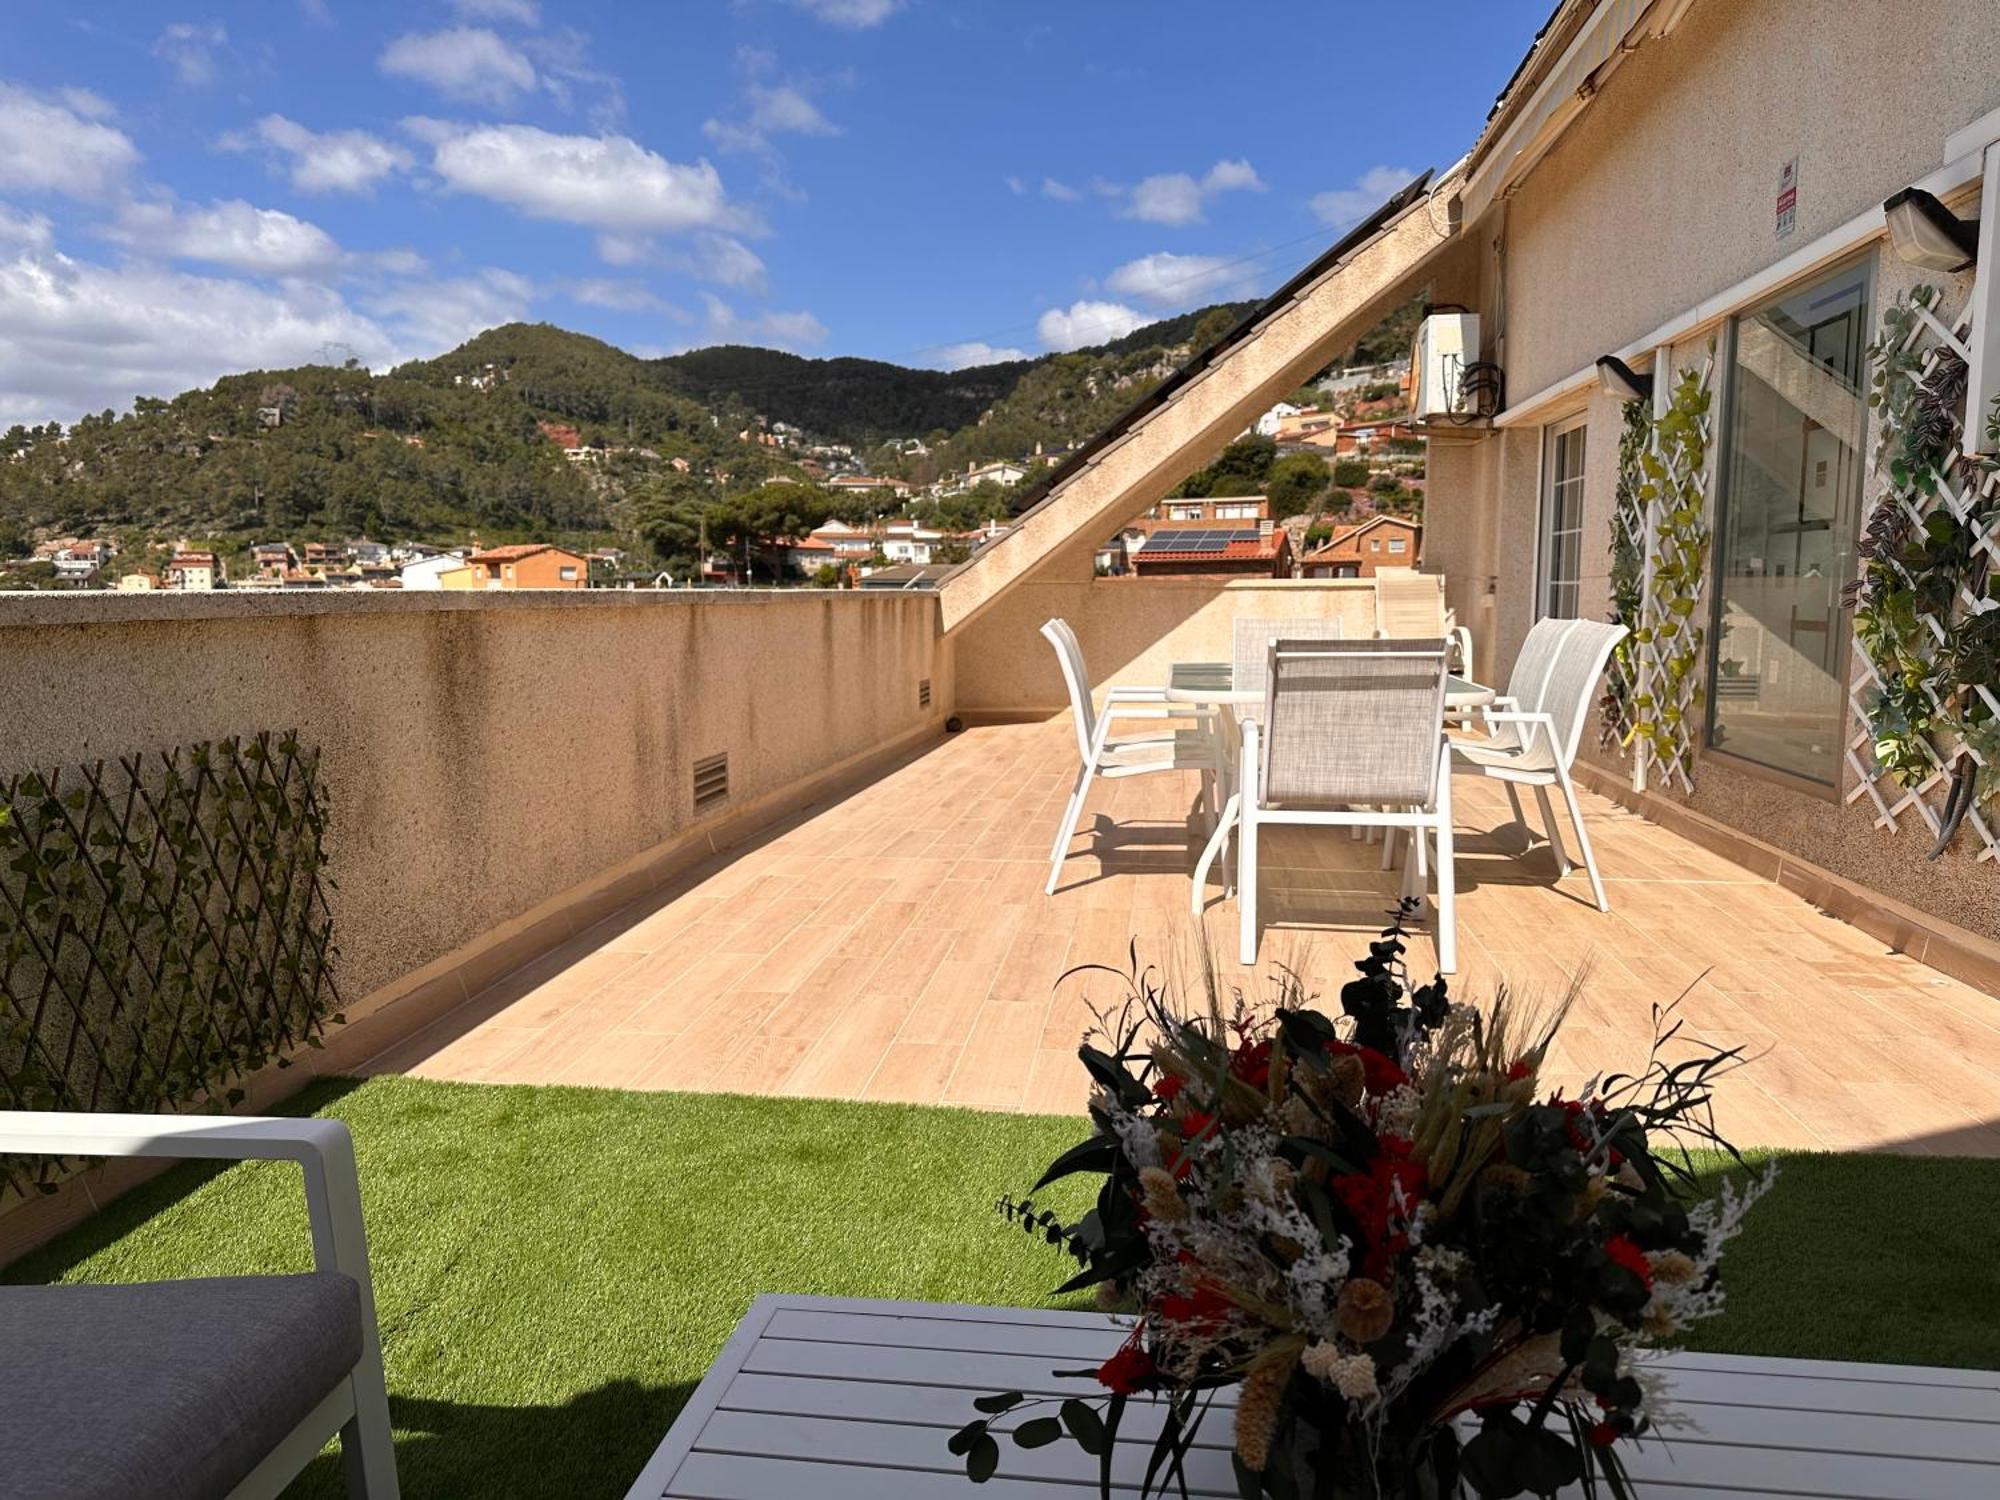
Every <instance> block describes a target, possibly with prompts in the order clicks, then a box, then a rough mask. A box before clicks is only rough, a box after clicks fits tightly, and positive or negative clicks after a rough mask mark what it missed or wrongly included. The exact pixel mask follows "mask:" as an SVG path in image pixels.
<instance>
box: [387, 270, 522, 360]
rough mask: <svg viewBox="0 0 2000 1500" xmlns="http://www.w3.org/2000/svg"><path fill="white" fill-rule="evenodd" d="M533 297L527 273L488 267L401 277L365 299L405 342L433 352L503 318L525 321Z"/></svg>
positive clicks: (457, 342)
mask: <svg viewBox="0 0 2000 1500" xmlns="http://www.w3.org/2000/svg"><path fill="white" fill-rule="evenodd" d="M534 297H535V285H534V283H533V282H531V281H529V280H528V279H527V277H525V276H519V275H516V274H515V273H514V272H512V271H502V270H497V269H493V268H488V269H486V270H483V271H476V272H474V273H473V274H472V275H470V276H455V277H450V278H447V279H442V280H437V281H407V282H403V283H400V284H398V285H395V286H392V287H389V288H388V289H386V290H384V291H381V292H377V293H375V294H374V295H373V296H370V297H367V298H365V299H364V301H365V302H366V305H367V306H368V308H369V309H370V310H371V311H374V312H376V313H380V314H383V315H385V316H387V317H389V318H391V319H393V320H394V321H395V323H396V325H397V327H398V330H399V331H400V333H401V336H402V338H403V339H404V340H405V341H408V342H412V343H414V344H415V345H416V346H417V347H418V348H420V349H424V350H428V351H431V352H437V351H439V350H443V349H449V348H452V347H454V346H455V345H458V344H462V343H464V342H465V341H466V340H467V339H469V338H471V337H473V336H474V335H475V334H480V333H484V332H485V331H486V330H487V329H489V328H493V327H496V326H498V325H499V324H501V323H519V322H521V321H523V320H524V319H525V318H526V317H527V316H528V313H529V310H530V308H531V307H532V305H533V301H534Z"/></svg>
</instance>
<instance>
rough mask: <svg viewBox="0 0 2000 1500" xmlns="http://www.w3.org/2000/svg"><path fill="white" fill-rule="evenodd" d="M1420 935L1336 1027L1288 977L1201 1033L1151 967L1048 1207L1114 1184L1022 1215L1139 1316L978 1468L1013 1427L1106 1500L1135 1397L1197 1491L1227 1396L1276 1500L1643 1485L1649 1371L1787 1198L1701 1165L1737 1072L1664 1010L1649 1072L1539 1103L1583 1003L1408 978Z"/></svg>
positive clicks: (980, 1421) (1368, 971) (982, 1409)
mask: <svg viewBox="0 0 2000 1500" xmlns="http://www.w3.org/2000/svg"><path fill="white" fill-rule="evenodd" d="M1402 920H1403V919H1402V916H1401V915H1400V914H1399V915H1398V917H1397V919H1396V921H1395V923H1394V924H1393V925H1391V926H1390V928H1389V929H1388V930H1387V931H1386V932H1384V934H1383V935H1382V940H1381V941H1379V942H1376V943H1373V944H1371V945H1370V947H1369V952H1368V956H1367V957H1366V958H1365V959H1363V960H1362V961H1361V962H1360V963H1358V964H1357V965H1356V968H1357V969H1358V970H1359V976H1358V977H1357V978H1356V979H1354V980H1353V981H1352V982H1350V983H1349V984H1347V985H1346V986H1345V987H1344V988H1343V990H1342V993H1341V997H1340V1008H1341V1010H1342V1011H1343V1012H1344V1020H1341V1021H1336V1020H1335V1019H1333V1018H1331V1017H1329V1016H1327V1015H1325V1014H1322V1013H1321V1012H1319V1011H1316V1010H1312V1009H1308V1008H1306V1006H1305V1004H1304V1000H1305V998H1306V997H1305V996H1304V995H1303V994H1302V993H1301V992H1300V990H1299V987H1298V985H1297V983H1296V981H1294V980H1290V979H1289V978H1287V979H1285V980H1283V981H1282V988H1283V990H1284V995H1283V998H1282V1003H1281V1004H1280V1005H1279V1006H1278V1007H1277V1008H1276V1009H1275V1011H1274V1012H1269V1013H1258V1012H1255V1011H1253V1010H1251V1009H1250V1008H1249V1007H1247V1006H1245V1005H1244V1004H1243V1002H1242V1000H1241V998H1240V997H1227V998H1225V997H1224V996H1222V995H1221V993H1220V986H1219V985H1218V984H1217V983H1216V981H1215V980H1214V978H1213V976H1212V975H1210V976H1209V977H1208V984H1207V988H1208V991H1209V993H1208V997H1207V1005H1206V1009H1205V1011H1204V1012H1203V1013H1200V1014H1193V1015H1189V1014H1182V1013H1180V1012H1178V1011H1177V1010H1176V1009H1175V1007H1174V1006H1173V1004H1172V1003H1171V1002H1170V1000H1169V998H1168V996H1167V994H1166V993H1165V991H1164V989H1163V987H1162V986H1161V985H1160V983H1159V982H1158V981H1157V979H1156V978H1155V977H1154V976H1153V974H1152V973H1151V971H1143V972H1141V971H1137V965H1136V963H1135V965H1134V969H1135V972H1134V973H1132V974H1130V975H1127V976H1123V977H1124V978H1125V979H1126V980H1127V981H1128V982H1129V984H1130V986H1131V995H1130V998H1129V1000H1128V1001H1127V1002H1126V1003H1125V1004H1124V1005H1123V1006H1122V1007H1120V1008H1119V1009H1118V1010H1117V1011H1115V1012H1113V1013H1111V1014H1107V1015H1106V1016H1104V1017H1102V1018H1101V1024H1100V1029H1099V1030H1098V1031H1097V1032H1094V1033H1093V1036H1092V1037H1091V1038H1090V1039H1089V1040H1087V1041H1086V1044H1085V1045H1084V1046H1083V1048H1082V1049H1081V1057H1082V1060H1083V1063H1084V1066H1085V1067H1086V1068H1087V1069H1089V1071H1090V1073H1091V1076H1092V1078H1093V1080H1094V1082H1095V1083H1096V1086H1097V1087H1096V1091H1095V1094H1094V1098H1093V1101H1092V1105H1091V1118H1092V1122H1093V1124H1094V1125H1095V1130H1094V1132H1093V1133H1092V1135H1091V1136H1090V1138H1089V1139H1088V1140H1086V1141H1084V1142H1082V1143H1081V1144H1080V1145H1078V1146H1076V1147H1074V1148H1072V1149H1071V1150H1070V1151H1068V1152H1065V1153H1064V1154H1063V1155H1062V1156H1061V1157H1060V1158H1058V1159H1057V1160H1056V1162H1055V1163H1054V1164H1053V1165H1051V1166H1050V1168H1049V1169H1048V1171H1047V1172H1046V1173H1045V1174H1044V1175H1043V1177H1042V1179H1041V1181H1040V1182H1039V1183H1037V1184H1036V1187H1035V1190H1034V1191H1035V1192H1038V1193H1039V1192H1040V1191H1041V1190H1042V1189H1043V1188H1044V1187H1046V1186H1047V1185H1048V1184H1049V1183H1052V1182H1054V1181H1057V1180H1058V1179H1060V1178H1063V1177H1067V1176H1069V1175H1071V1174H1074V1173H1079V1172H1094V1173H1102V1174H1103V1176H1104V1179H1105V1180H1104V1183H1103V1186H1102V1188H1101V1190H1100V1191H1099V1193H1098V1195H1097V1199H1096V1206H1095V1207H1094V1208H1092V1209H1091V1210H1090V1211H1088V1212H1087V1213H1084V1214H1083V1215H1082V1216H1081V1217H1079V1218H1077V1219H1076V1220H1075V1221H1074V1222H1064V1221H1063V1220H1062V1219H1060V1218H1059V1217H1058V1216H1057V1215H1055V1214H1054V1213H1052V1212H1050V1211H1048V1210H1047V1209H1044V1208H1040V1207H1038V1206H1037V1205H1036V1204H1035V1203H1034V1202H1033V1200H1032V1199H1030V1200H1028V1201H1025V1202H1014V1201H1012V1200H1006V1201H1004V1202H1003V1204H1002V1208H1003V1210H1004V1212H1005V1213H1006V1214H1007V1216H1008V1218H1009V1219H1010V1220H1011V1221H1013V1222H1014V1223H1016V1224H1018V1225H1019V1226H1021V1227H1022V1228H1024V1229H1025V1230H1026V1231H1027V1232H1028V1233H1030V1234H1034V1235H1037V1236H1039V1237H1042V1238H1045V1239H1047V1240H1048V1241H1049V1242H1050V1243H1052V1244H1058V1245H1060V1246H1062V1247H1063V1248H1064V1249H1065V1250H1066V1251H1067V1252H1068V1253H1069V1254H1070V1255H1071V1256H1072V1257H1073V1258H1074V1259H1075V1261H1076V1262H1077V1263H1078V1264H1079V1266H1080V1270H1079V1271H1078V1273H1077V1274H1076V1275H1075V1276H1074V1277H1072V1278H1071V1279H1070V1280H1069V1281H1068V1282H1066V1283H1065V1284H1064V1286H1063V1287H1062V1288H1061V1289H1060V1290H1062V1291H1074V1290H1077V1289H1081V1288H1085V1287H1095V1288H1097V1292H1098V1296H1099V1300H1100V1303H1101V1304H1102V1305H1104V1306H1106V1307H1108V1308H1112V1309H1130V1310H1134V1311H1136V1317H1135V1318H1134V1321H1133V1323H1132V1326H1131V1333H1130V1337H1129V1338H1128V1339H1127V1340H1126V1342H1125V1344H1124V1346H1123V1347H1122V1348H1121V1349H1120V1350H1119V1351H1118V1352H1117V1353H1116V1354H1115V1355H1114V1356H1113V1357H1112V1358H1111V1359H1109V1360H1107V1361H1106V1362H1105V1363H1104V1364H1103V1365H1102V1367H1101V1368H1098V1369H1096V1370H1095V1371H1059V1372H1054V1373H1056V1374H1059V1375H1064V1376H1077V1375H1093V1374H1094V1375H1095V1377H1096V1379H1097V1381H1098V1382H1099V1383H1100V1384H1101V1386H1102V1388H1103V1392H1104V1394H1103V1395H1102V1396H1101V1397H1097V1398H1093V1399H1089V1400H1086V1399H1081V1398H1075V1397H1071V1398H1068V1399H1064V1398H1062V1397H1053V1398H1048V1399H1047V1400H1043V1399H1038V1398H1033V1397H1030V1396H1028V1395H1024V1394H1023V1393H1022V1392H1019V1391H1006V1392H998V1393H995V1394H993V1395H990V1396H985V1397H982V1398H980V1399H979V1400H978V1401H976V1402H975V1403H974V1405H975V1407H976V1408H977V1410H978V1411H979V1413H980V1415H979V1416H978V1417H977V1418H975V1419H974V1420H973V1421H971V1422H969V1423H967V1424H966V1425H965V1426H964V1427H963V1428H961V1429H960V1430H959V1431H957V1432H956V1433H955V1434H954V1435H953V1437H952V1439H951V1447H952V1451H953V1452H955V1453H957V1454H958V1455H960V1456H961V1457H962V1458H964V1460H965V1462H966V1466H967V1472H968V1474H969V1475H970V1476H971V1477H972V1478H973V1479H974V1480H984V1479H986V1478H988V1477H990V1476H991V1475H992V1474H993V1473H994V1472H995V1471H996V1469H997V1468H998V1466H999V1462H1000V1443H999V1441H998V1436H996V1429H1001V1431H1000V1435H1007V1434H1009V1433H1011V1437H1012V1440H1013V1442H1014V1443H1015V1444H1017V1445H1019V1446H1021V1447H1025V1448H1032V1447H1039V1446H1042V1445H1045V1444H1047V1443H1051V1442H1055V1441H1058V1440H1060V1439H1061V1438H1063V1437H1065V1436H1067V1437H1068V1438H1070V1439H1071V1440H1072V1441H1074V1442H1075V1443H1076V1444H1077V1445H1078V1446H1079V1447H1081V1448H1082V1449H1083V1450H1084V1451H1085V1452H1086V1453H1088V1454H1091V1455H1095V1457H1096V1458H1097V1461H1098V1468H1099V1477H1100V1490H1101V1493H1102V1494H1104V1495H1105V1496H1107V1497H1108V1496H1109V1495H1110V1494H1111V1492H1112V1489H1113V1455H1114V1450H1115V1448H1116V1445H1117V1442H1118V1432H1119V1427H1120V1424H1121V1422H1122V1421H1123V1420H1124V1419H1125V1416H1126V1410H1127V1406H1128V1404H1129V1403H1131V1402H1132V1401H1133V1400H1134V1399H1135V1398H1149V1399H1150V1401H1151V1402H1152V1403H1153V1406H1154V1408H1155V1409H1154V1411H1153V1412H1152V1413H1151V1414H1149V1419H1148V1420H1147V1422H1146V1423H1145V1424H1144V1426H1145V1430H1146V1432H1147V1435H1148V1437H1149V1438H1150V1440H1151V1455H1150V1459H1149V1461H1148V1463H1147V1467H1146V1470H1145V1475H1144V1480H1143V1482H1142V1484H1141V1485H1140V1490H1141V1493H1142V1495H1152V1494H1161V1493H1165V1492H1166V1491H1167V1490H1168V1489H1170V1488H1185V1465H1186V1461H1187V1458H1188V1455H1189V1453H1190V1451H1191V1450H1192V1449H1193V1448H1194V1446H1195V1438H1196V1434H1197V1432H1198V1430H1199V1429H1200V1427H1201V1426H1202V1423H1203V1420H1204V1418H1207V1417H1209V1416H1210V1415H1211V1413H1212V1409H1213V1408H1214V1407H1216V1406H1221V1407H1223V1408H1224V1414H1225V1415H1229V1414H1230V1413H1229V1411H1228V1408H1229V1407H1230V1406H1231V1405H1233V1408H1234V1410H1233V1420H1234V1443H1233V1448H1234V1467H1235V1473H1236V1481H1237V1485H1238V1488H1239V1489H1240V1491H1241V1493H1242V1494H1243V1495H1244V1496H1246V1497H1250V1500H1256V1497H1261V1496H1270V1497H1273V1500H1294V1497H1336V1500H1348V1497H1364V1496H1365V1497H1370V1500H1391V1497H1393V1500H1414V1497H1425V1500H1446V1497H1451V1496H1457V1495H1462V1494H1465V1493H1468V1492H1469V1493H1473V1494H1477V1495H1479V1496H1482V1497H1497V1496H1509V1495H1519V1494H1524V1493H1532V1494H1537V1495H1553V1494H1554V1493H1555V1492H1556V1491H1557V1490H1559V1489H1561V1488H1563V1487H1564V1486H1565V1485H1571V1484H1577V1485H1580V1486H1582V1488H1583V1491H1584V1493H1586V1494H1595V1493H1597V1492H1598V1486H1599V1485H1600V1483H1601V1484H1602V1486H1603V1488H1604V1489H1605V1490H1606V1491H1608V1492H1609V1493H1610V1494H1611V1495H1613V1496H1625V1495H1628V1494H1629V1493H1630V1487H1629V1480H1628V1478H1627V1476H1626V1472H1625V1468H1624V1465H1623V1463H1622V1461H1621V1459H1620V1457H1619V1455H1618V1452H1617V1446H1616V1445H1617V1444H1618V1443H1619V1442H1620V1441H1621V1440H1622V1439H1626V1438H1630V1437H1633V1436H1636V1435H1638V1434H1641V1433H1643V1432H1645V1431H1647V1430H1648V1427H1649V1425H1651V1424H1652V1423H1654V1422H1656V1421H1657V1420H1658V1419H1659V1415H1660V1412H1659V1395H1658V1392H1657V1389H1656V1388H1655V1386H1654V1384H1653V1383H1651V1382H1649V1381H1648V1379H1647V1371H1646V1367H1645V1365H1644V1364H1643V1363H1642V1362H1641V1361H1640V1360H1639V1358H1638V1356H1639V1355H1640V1353H1641V1352H1642V1351H1643V1350H1644V1349H1645V1348H1646V1347H1647V1346H1648V1345H1649V1344H1653V1343H1655V1342H1657V1341H1659V1340H1663V1339H1666V1338H1668V1337H1670V1336H1672V1335H1673V1334H1674V1333H1675V1332H1677V1331H1678V1330H1680V1329H1683V1328H1685V1327H1687V1326H1688V1325H1689V1324H1691V1323H1693V1322H1695V1321H1697V1320H1699V1319H1701V1318H1704V1317H1707V1316H1709V1315H1711V1314H1713V1313H1715V1312H1716V1311H1718V1310H1719V1309H1720V1307H1721V1305H1722V1288H1721V1285H1720V1282H1719V1276H1718V1270H1719V1260H1720V1256H1721V1252H1722V1248H1723V1246H1724V1245H1725V1244H1726V1243H1727V1242H1728V1241H1729V1239H1730V1238H1731V1237H1732V1236H1733V1235H1734V1234H1735V1233H1736V1232H1737V1230H1738V1228H1739V1227H1740V1225H1741V1222H1742V1219H1743V1215H1744V1213H1745V1212H1746V1211H1747V1210H1748V1208H1749V1207H1750V1205H1751V1204H1752V1203H1753V1202H1754V1201H1755V1200H1756V1198H1757V1197H1758V1195H1759V1194H1760V1193H1761V1192H1762V1191H1763V1190H1764V1188H1765V1187H1766V1186H1768V1184H1769V1180H1770V1177H1769V1173H1768V1171H1767V1172H1766V1173H1764V1174H1763V1175H1761V1176H1758V1175H1754V1174H1753V1175H1752V1177H1751V1178H1750V1179H1749V1182H1748V1185H1747V1187H1745V1188H1742V1189H1738V1188H1735V1187H1732V1186H1729V1185H1725V1186H1724V1187H1723V1189H1722V1191H1721V1194H1720V1196H1717V1197H1707V1198H1704V1197H1703V1196H1702V1195H1701V1193H1700V1191H1699V1190H1698V1185H1697V1175H1696V1165H1695V1161H1694V1159H1693V1156H1692V1154H1691V1152H1692V1150H1693V1149H1700V1148H1712V1149H1719V1150H1721V1151H1723V1152H1726V1153H1728V1156H1729V1157H1730V1158H1731V1159H1734V1160H1735V1161H1737V1162H1738V1163H1739V1164H1740V1162H1741V1159H1740V1158H1739V1157H1736V1154H1735V1152H1734V1150H1733V1148H1731V1147H1729V1145H1728V1143H1727V1142H1726V1141H1724V1140H1723V1139H1722V1138H1721V1136H1720V1135H1719V1134H1718V1133H1717V1131H1716V1129H1715V1126H1714V1118H1713V1113H1712V1109H1711V1101H1712V1097H1713V1085H1714V1083H1715V1081H1716V1079H1717V1078H1718V1076H1719V1075H1721V1074H1722V1073H1724V1072H1726V1071H1727V1070H1728V1069H1729V1068H1730V1067H1731V1066H1733V1065H1734V1064H1735V1063H1736V1062H1737V1061H1738V1056H1739V1055H1738V1053H1737V1052H1736V1051H1734V1050H1723V1051H1706V1050H1704V1051H1701V1052H1699V1053H1698V1054H1697V1055H1694V1056H1691V1057H1689V1058H1687V1059H1685V1060H1682V1061H1679V1062H1669V1061H1667V1060H1666V1058H1665V1057H1664V1056H1663V1055H1662V1049H1663V1048H1664V1047H1665V1046H1666V1044H1667V1043H1669V1042H1671V1041H1673V1040H1674V1039H1675V1037H1676V1034H1677V1032H1678V1030H1679V1028H1678V1024H1677V1023H1676V1022H1675V1020H1674V1018H1673V1014H1672V1009H1671V1007H1669V1008H1667V1009H1665V1010H1662V1011H1658V1012H1657V1013H1656V1021H1657V1023H1658V1024H1657V1025H1656V1027H1655V1038H1654V1044H1653V1050H1652V1054H1651V1056H1650V1057H1649V1059H1648V1062H1647V1064H1646V1066H1645V1068H1644V1069H1643V1070H1642V1071H1640V1072H1638V1073H1636V1074H1631V1075H1620V1076H1614V1077H1609V1078H1604V1079H1601V1080H1596V1081H1593V1083H1592V1084H1591V1085H1590V1086H1588V1087H1586V1088H1585V1089H1584V1090H1583V1092H1582V1094H1581V1096H1580V1097H1577V1098H1573V1099H1565V1098H1563V1097H1562V1096H1561V1094H1560V1092H1557V1093H1554V1094H1552V1095H1549V1096H1547V1097H1544V1091H1543V1088H1542V1084H1541V1079H1540V1076H1539V1075H1540V1072H1541V1070H1542V1068H1543V1065H1544V1063H1545V1061H1546V1059H1547V1057H1548V1053H1549V1046H1550V1043H1551V1041H1552V1040H1553V1038H1554V1036H1555V1034H1556V1031H1557V1029H1558V1027H1559V1026H1560V1025H1561V1024H1562V1019H1563V1016H1564V1014H1565V1013H1566V1012H1567V1010H1568V1009H1569V1004H1570V1000H1571V999H1572V998H1573V996H1571V997H1565V998H1564V1000H1563V1001H1562V1002H1561V1003H1559V1004H1556V1005H1554V1006H1551V1007H1549V1008H1548V1012H1547V1014H1546V1015H1545V1016H1543V1017H1542V1018H1540V1019H1539V1020H1537V1019H1536V1018H1535V1017H1534V1016H1533V1015H1532V1014H1531V1013H1530V1012H1531V1010H1532V1007H1527V1006H1524V1005H1522V1004H1521V1003H1519V1002H1518V1001H1517V1000H1516V999H1515V998H1513V997H1510V996H1509V995H1507V994H1506V993H1504V992H1502V993H1501V994H1499V995H1497V996H1496V997H1495V998H1494V1000H1493V1001H1492V1003H1491V1004H1489V1005H1487V1006H1485V1007H1483V1008H1481V1007H1475V1006H1472V1005H1464V1004H1458V1003H1454V1002H1453V1001H1452V1000H1451V999H1450V997H1449V996H1448V994H1447V992H1446V987H1445V984H1444V982H1443V980H1442V979H1434V980H1433V981H1432V982H1431V983H1429V984H1427V985H1424V986H1422V987H1421V988H1418V989H1416V990H1415V991H1414V992H1411V990H1410V988H1409V984H1408V977H1407V973H1406V970H1405V966H1404V963H1403V954H1404V943H1403V927H1402ZM1045 1405H1048V1406H1054V1407H1055V1408H1056V1409H1055V1411H1054V1412H1052V1413H1047V1412H1045V1413H1036V1412H1035V1410H1034V1409H1035V1408H1037V1407H1039V1406H1045ZM1003 1424H1004V1425H1003ZM1132 1480H1133V1475H1131V1474H1129V1473H1125V1474H1121V1477H1120V1478H1119V1480H1118V1484H1119V1485H1120V1486H1121V1487H1123V1486H1129V1485H1130V1484H1131V1483H1132Z"/></svg>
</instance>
